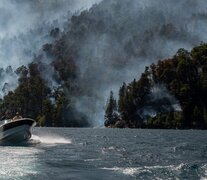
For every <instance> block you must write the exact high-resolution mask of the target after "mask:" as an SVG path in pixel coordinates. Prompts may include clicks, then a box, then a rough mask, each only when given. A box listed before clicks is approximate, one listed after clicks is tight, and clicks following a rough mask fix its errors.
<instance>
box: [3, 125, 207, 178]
mask: <svg viewBox="0 0 207 180" xmlns="http://www.w3.org/2000/svg"><path fill="white" fill-rule="evenodd" d="M34 134H35V136H33V137H32V141H31V142H30V143H29V144H26V145H21V146H20V145H19V146H0V161H1V162H0V179H2V180H4V179H21V180H22V179H71V180H80V179H81V180H87V179H88V180H102V179H104V180H105V179H107V180H108V179H110V180H114V179H115V180H116V179H117V180H131V179H132V180H133V179H193V180H196V179H207V131H197V130H188V131H179V130H131V129H90V128H89V129H70V128H59V129H58V128H35V129H34Z"/></svg>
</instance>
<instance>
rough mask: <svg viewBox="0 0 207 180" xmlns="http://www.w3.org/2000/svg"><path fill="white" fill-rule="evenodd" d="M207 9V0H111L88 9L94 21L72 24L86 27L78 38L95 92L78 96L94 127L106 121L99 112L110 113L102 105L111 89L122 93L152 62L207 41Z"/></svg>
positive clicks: (84, 81)
mask: <svg viewBox="0 0 207 180" xmlns="http://www.w3.org/2000/svg"><path fill="white" fill-rule="evenodd" d="M206 9H207V2H206V1H204V0H198V1H194V0H183V1H179V0H174V1H172V0H166V1H165V2H163V0H156V1H154V0H111V1H107V0H105V1H102V2H101V3H100V4H99V5H97V6H95V7H93V8H92V9H90V10H89V11H88V12H85V18H86V20H91V22H90V24H88V23H87V21H82V20H81V18H80V19H79V21H78V22H79V24H78V25H77V24H76V25H74V26H72V27H71V29H72V32H73V31H75V30H78V31H79V30H80V29H81V28H83V29H84V28H85V29H86V30H85V31H83V32H84V33H85V35H80V36H78V37H76V38H77V39H79V40H80V42H81V43H75V47H77V49H78V57H79V59H78V60H77V61H76V63H77V66H78V67H79V68H80V72H81V73H80V77H79V78H80V82H79V84H81V85H82V86H83V89H86V92H90V93H88V94H87V93H86V94H85V95H84V96H83V97H78V98H77V107H78V109H79V110H80V111H82V112H83V113H84V114H87V115H89V116H90V121H91V123H92V124H93V125H95V126H96V125H100V123H101V122H100V121H98V119H101V118H103V116H102V117H101V118H97V114H102V115H103V114H104V109H103V108H101V109H100V107H103V104H105V102H106V99H107V97H106V92H108V94H109V92H110V91H111V90H115V92H118V89H119V87H120V85H121V84H122V83H123V81H125V82H130V81H132V80H133V79H134V78H137V79H138V78H139V75H140V74H141V72H143V71H144V68H145V66H146V65H149V64H150V63H152V62H156V61H158V60H159V59H164V58H170V57H172V56H173V55H174V54H175V53H176V52H177V50H178V49H180V48H185V49H187V50H190V49H191V48H192V47H194V46H196V45H198V44H200V43H201V42H202V41H207V36H206V35H205V34H206V33H207V26H206V21H207V10H206ZM82 17H83V16H82ZM94 24H98V25H96V28H93V25H94ZM91 27H92V28H91ZM68 32H69V33H68V34H70V30H69V31H68ZM84 33H83V34H84ZM71 38H72V39H73V37H71V36H69V39H68V40H69V42H71V41H72V42H73V40H71ZM74 39H75V38H74ZM114 87H116V88H114ZM103 97H104V98H103ZM104 99H105V102H104ZM81 105H82V106H81ZM175 108H178V109H179V107H176V106H175ZM94 112H95V113H94ZM102 123H103V121H102Z"/></svg>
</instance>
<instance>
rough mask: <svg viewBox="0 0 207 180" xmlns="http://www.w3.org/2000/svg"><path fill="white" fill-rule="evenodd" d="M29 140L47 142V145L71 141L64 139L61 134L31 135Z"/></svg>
mask: <svg viewBox="0 0 207 180" xmlns="http://www.w3.org/2000/svg"><path fill="white" fill-rule="evenodd" d="M31 141H34V142H38V143H43V144H48V145H55V144H71V143H72V141H71V140H70V139H66V138H64V137H61V136H42V135H41V136H36V135H32V137H31Z"/></svg>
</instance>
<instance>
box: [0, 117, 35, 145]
mask: <svg viewBox="0 0 207 180" xmlns="http://www.w3.org/2000/svg"><path fill="white" fill-rule="evenodd" d="M35 125H36V122H35V120H33V119H30V118H22V119H18V120H12V119H8V120H3V121H0V142H12V143H18V142H24V141H27V140H29V139H30V138H31V129H32V128H33V127H34V126H35Z"/></svg>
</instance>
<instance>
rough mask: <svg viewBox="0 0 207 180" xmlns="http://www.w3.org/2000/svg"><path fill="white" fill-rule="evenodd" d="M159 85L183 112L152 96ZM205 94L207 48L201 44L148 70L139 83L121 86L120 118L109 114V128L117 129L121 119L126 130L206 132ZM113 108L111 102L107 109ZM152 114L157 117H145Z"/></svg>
mask: <svg viewBox="0 0 207 180" xmlns="http://www.w3.org/2000/svg"><path fill="white" fill-rule="evenodd" d="M160 84H162V85H165V87H166V89H167V90H168V92H169V94H170V95H171V96H172V97H173V98H175V99H177V104H178V105H179V106H180V107H181V110H176V109H175V108H173V107H172V103H171V100H170V99H169V98H166V97H165V98H159V99H157V100H156V97H153V96H152V95H153V93H152V91H153V88H154V87H155V86H157V85H160ZM206 92H207V44H201V45H200V46H198V47H195V48H193V49H192V51H191V52H188V51H186V50H185V49H180V50H178V52H177V53H176V55H174V57H173V58H171V59H166V60H163V61H158V63H157V64H151V66H150V67H146V69H145V72H144V73H143V74H142V75H141V77H140V79H139V80H134V81H133V82H131V83H130V84H128V85H126V84H125V83H124V84H123V85H122V87H121V88H120V90H119V99H118V113H119V116H118V118H117V119H116V120H114V118H113V120H111V119H110V116H108V113H109V112H108V111H107V110H106V115H105V116H106V117H108V118H107V124H106V126H109V125H110V126H115V124H116V123H117V122H118V121H120V119H121V120H122V121H124V122H125V123H126V127H135V128H138V127H144V128H146V127H147V128H199V129H206V128H207V98H206V97H207V96H206ZM154 96H155V95H154ZM114 104H115V103H114ZM111 106H112V105H111V104H110V101H109V103H108V106H107V109H108V108H109V107H110V108H111V109H113V107H111ZM170 106H171V108H170ZM151 110H153V111H154V112H155V114H153V115H149V113H148V115H143V114H144V112H146V111H148V112H150V111H151ZM115 127H116V126H115Z"/></svg>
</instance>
